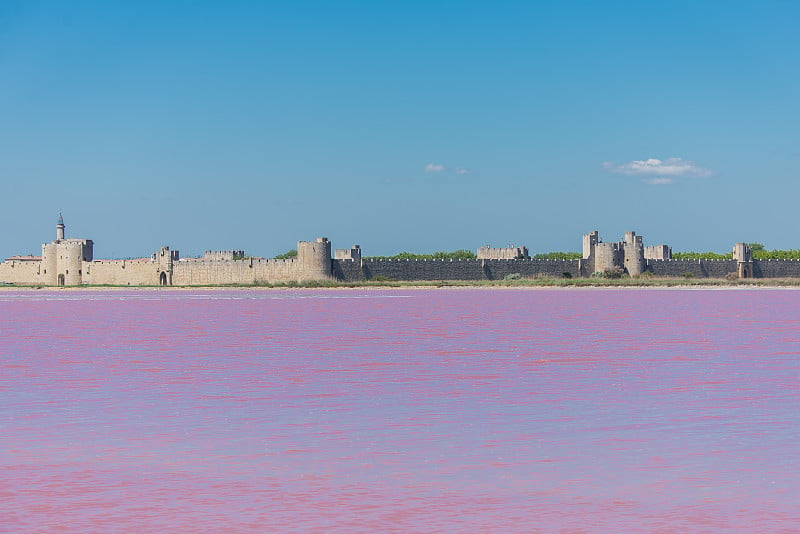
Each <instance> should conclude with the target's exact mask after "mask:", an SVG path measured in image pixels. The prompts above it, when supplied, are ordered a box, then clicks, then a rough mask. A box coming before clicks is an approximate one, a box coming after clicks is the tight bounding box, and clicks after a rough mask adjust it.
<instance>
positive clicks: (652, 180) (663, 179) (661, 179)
mask: <svg viewBox="0 0 800 534" xmlns="http://www.w3.org/2000/svg"><path fill="white" fill-rule="evenodd" d="M642 181H643V182H644V183H646V184H650V185H669V184H674V183H675V179H673V178H666V177H664V176H659V177H658V178H645V179H644V180H642Z"/></svg>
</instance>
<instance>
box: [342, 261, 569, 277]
mask: <svg viewBox="0 0 800 534" xmlns="http://www.w3.org/2000/svg"><path fill="white" fill-rule="evenodd" d="M580 267H581V262H580V261H579V260H476V259H463V260H449V259H444V260H439V259H436V260H394V259H391V260H390V259H364V260H362V261H361V262H360V263H359V262H357V261H350V260H333V275H334V276H335V277H336V278H338V279H340V280H342V281H346V282H360V281H364V280H374V279H378V280H381V279H383V280H386V279H389V280H400V281H414V280H426V281H430V280H502V279H504V278H505V277H506V276H509V275H517V274H518V275H520V276H521V277H523V278H534V277H536V276H553V277H557V278H562V277H564V276H565V274H564V273H567V275H568V276H569V277H578V276H581V271H580Z"/></svg>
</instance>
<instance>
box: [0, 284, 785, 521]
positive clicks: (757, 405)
mask: <svg viewBox="0 0 800 534" xmlns="http://www.w3.org/2000/svg"><path fill="white" fill-rule="evenodd" d="M799 327H800V291H793V290H728V291H708V290H553V291H549V290H475V289H470V290H430V291H424V290H391V291H389V290H372V291H365V290H336V291H330V290H328V291H275V290H255V291H249V290H231V291H191V292H188V291H170V290H164V291H131V292H127V291H109V292H94V291H92V292H76V291H60V292H44V291H25V292H11V291H4V292H0V531H2V532H48V531H59V532H61V531H63V532H133V531H135V532H177V531H186V532H189V531H191V532H195V531H208V532H213V531H227V532H553V531H556V532H557V531H567V532H687V531H690V532H720V531H741V532H782V531H783V532H794V531H800V477H798V472H797V468H798V465H797V464H798V448H799V447H800V439H799V438H800V425H799V424H798V423H800V357H799V355H800V328H799Z"/></svg>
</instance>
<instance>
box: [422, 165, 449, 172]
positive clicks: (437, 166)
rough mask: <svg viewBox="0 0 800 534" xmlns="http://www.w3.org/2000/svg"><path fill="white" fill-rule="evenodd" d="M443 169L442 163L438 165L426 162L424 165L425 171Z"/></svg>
mask: <svg viewBox="0 0 800 534" xmlns="http://www.w3.org/2000/svg"><path fill="white" fill-rule="evenodd" d="M444 170H445V168H444V165H439V164H438V163H428V164H427V165H425V172H442V171H444Z"/></svg>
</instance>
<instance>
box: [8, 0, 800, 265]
mask: <svg viewBox="0 0 800 534" xmlns="http://www.w3.org/2000/svg"><path fill="white" fill-rule="evenodd" d="M798 27H800V4H798V3H796V2H790V1H760V2H755V1H752V2H737V1H719V2H717V1H706V2H697V1H691V2H688V1H687V2H682V1H675V2H615V1H604V2H593V1H573V2H569V1H564V2H546V3H545V2H530V1H528V2H503V1H498V2H470V1H460V2H454V1H441V2H416V1H407V2H403V3H397V4H396V5H389V4H388V3H383V2H363V1H346V0H345V1H339V2H310V1H296V2H268V1H265V2H249V1H248V2H244V1H242V2H235V1H229V2H205V3H204V2H199V1H197V2H188V1H173V2H163V1H161V2H147V1H140V2H88V1H76V2H61V1H58V2H37V1H35V0H20V1H15V0H5V1H3V2H0V184H2V193H1V194H2V197H0V198H2V209H1V210H0V223H1V224H2V225H3V228H4V231H3V232H2V238H0V256H3V257H6V256H10V255H12V254H18V253H31V252H33V253H38V251H39V244H40V243H42V242H44V241H49V240H51V239H53V238H54V235H55V228H54V227H55V221H56V218H57V216H58V211H59V210H63V212H64V218H65V222H66V224H67V234H68V237H86V238H91V239H93V240H94V241H95V255H96V256H98V257H112V256H113V257H124V256H141V255H147V254H149V253H150V252H152V251H154V250H156V249H157V248H158V247H159V246H161V245H163V244H168V245H170V246H171V247H173V248H177V249H180V250H181V252H182V254H184V255H194V254H198V253H201V252H202V251H203V250H205V249H231V248H236V249H245V250H246V251H247V252H248V253H252V254H255V255H263V256H271V255H274V254H278V253H281V252H283V251H285V250H287V249H289V248H293V247H294V243H295V242H296V241H297V240H300V239H314V238H315V237H317V236H323V235H324V236H327V237H329V238H330V239H331V240H332V241H333V244H334V247H346V246H349V245H351V244H354V243H359V244H361V246H362V248H363V250H364V253H365V254H392V253H395V252H399V251H401V250H410V251H417V252H432V251H436V250H453V249H459V248H466V249H472V250H474V249H476V248H477V247H478V246H481V245H484V244H492V245H493V246H501V245H506V244H509V243H516V244H523V245H526V246H528V248H529V249H530V250H531V252H544V251H553V250H579V248H580V236H581V234H583V233H586V232H588V231H590V230H593V229H597V230H599V231H600V234H601V236H602V237H604V238H605V239H606V240H615V239H618V238H620V237H621V236H622V233H623V232H624V231H626V230H635V231H637V232H638V233H640V234H642V235H644V237H645V242H646V244H657V243H667V244H671V245H672V246H673V249H675V250H715V251H728V250H729V249H730V247H731V246H732V245H733V243H735V242H736V241H748V242H751V241H759V242H763V243H764V244H765V245H766V246H767V247H768V248H800V234H798V233H797V232H796V224H795V221H796V220H797V215H796V214H797V212H798V210H797V207H796V206H797V199H798V198H799V196H800V195H799V194H800V183H799V181H798V166H799V165H800V144H799V143H798V139H799V137H798V124H800V104H799V103H798V101H799V100H798V95H799V94H800V92H799V91H798V89H800V84H798V81H799V80H800V68H799V67H798V65H800V63H798V59H797V58H798V57H800V37H798V35H800V32H798V31H797V28H798Z"/></svg>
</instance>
